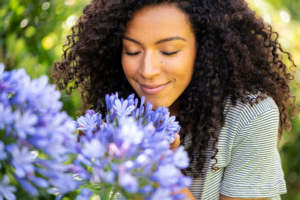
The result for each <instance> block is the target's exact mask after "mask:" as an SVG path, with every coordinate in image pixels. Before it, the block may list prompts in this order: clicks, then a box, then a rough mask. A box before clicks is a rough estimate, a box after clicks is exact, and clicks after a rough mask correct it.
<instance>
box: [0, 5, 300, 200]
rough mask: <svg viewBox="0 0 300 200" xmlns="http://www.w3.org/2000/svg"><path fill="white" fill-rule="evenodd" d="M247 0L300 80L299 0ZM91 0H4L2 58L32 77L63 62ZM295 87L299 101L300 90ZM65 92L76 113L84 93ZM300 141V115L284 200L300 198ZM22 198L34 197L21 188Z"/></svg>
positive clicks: (283, 145)
mask: <svg viewBox="0 0 300 200" xmlns="http://www.w3.org/2000/svg"><path fill="white" fill-rule="evenodd" d="M247 1H248V3H249V4H250V6H251V7H252V8H253V9H255V10H256V11H257V13H258V14H259V15H261V16H262V17H263V18H264V20H265V21H266V22H267V23H269V24H271V25H272V27H273V30H275V31H277V32H278V33H279V35H280V37H279V40H280V42H281V43H282V45H283V47H284V49H285V50H287V51H289V52H291V54H292V55H293V58H294V60H295V62H296V64H297V66H298V68H297V70H296V73H295V78H296V82H297V83H300V68H299V67H300V66H299V64H300V46H299V45H297V44H300V12H299V10H300V1H299V0H247ZM88 2H89V0H48V1H46V0H36V1H31V0H1V1H0V62H3V63H4V64H5V66H6V68H7V69H8V70H12V69H17V68H25V69H26V71H27V72H28V73H29V74H30V75H31V77H32V78H36V77H39V76H41V75H45V74H46V75H47V74H48V69H49V66H51V65H52V63H53V62H54V61H59V60H60V57H61V55H62V45H63V44H65V43H66V36H67V35H68V34H69V33H70V27H71V26H72V25H73V23H74V22H75V20H76V18H77V17H78V16H79V15H80V14H81V12H82V10H83V8H84V6H85V5H86V4H87V3H88ZM291 89H292V93H293V94H294V95H296V96H297V104H298V105H300V88H299V87H292V88H291ZM62 95H63V96H62V98H61V99H62V101H63V102H64V107H63V109H64V110H66V111H67V112H68V114H69V115H70V116H72V117H76V116H77V111H78V109H79V107H80V105H81V102H80V96H79V94H78V93H76V92H75V91H74V92H73V93H72V95H70V96H69V95H66V94H65V93H64V92H62ZM299 144H300V117H297V118H295V119H294V120H293V123H292V130H291V132H289V133H284V135H283V138H282V141H281V142H280V143H279V148H280V154H281V159H282V167H283V170H284V174H285V179H286V181H287V189H288V193H287V194H285V195H282V199H283V200H299V199H300V153H298V152H300V145H299ZM45 194H46V193H45ZM47 198H48V197H46V196H45V197H43V199H47ZM49 198H50V197H49ZM17 199H29V198H27V197H25V196H24V193H22V192H18V197H17ZM50 199H51V198H50ZM70 199H72V197H70ZM65 200H67V198H65Z"/></svg>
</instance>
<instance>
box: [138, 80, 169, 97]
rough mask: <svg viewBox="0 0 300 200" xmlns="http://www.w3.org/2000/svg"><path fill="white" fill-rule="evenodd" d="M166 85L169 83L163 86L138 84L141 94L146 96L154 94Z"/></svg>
mask: <svg viewBox="0 0 300 200" xmlns="http://www.w3.org/2000/svg"><path fill="white" fill-rule="evenodd" d="M168 84H169V82H168V83H165V84H153V85H146V84H140V86H141V89H142V91H143V92H145V93H147V94H156V93H158V92H160V91H161V90H163V89H164V88H165V87H166V86H167V85H168Z"/></svg>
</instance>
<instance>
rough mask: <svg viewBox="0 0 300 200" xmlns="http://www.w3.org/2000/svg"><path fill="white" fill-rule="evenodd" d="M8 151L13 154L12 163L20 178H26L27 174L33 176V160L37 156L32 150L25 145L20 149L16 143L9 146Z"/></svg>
mask: <svg viewBox="0 0 300 200" xmlns="http://www.w3.org/2000/svg"><path fill="white" fill-rule="evenodd" d="M7 151H8V152H9V153H10V154H11V155H12V161H11V163H12V165H13V166H14V168H15V171H16V175H17V176H18V177H19V178H25V177H26V176H27V175H29V176H32V174H34V166H33V162H34V161H35V158H34V155H33V154H32V153H31V151H28V149H27V147H25V146H23V147H22V148H21V149H19V147H18V146H17V145H15V144H14V145H9V146H7Z"/></svg>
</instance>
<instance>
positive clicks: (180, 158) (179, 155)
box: [173, 146, 190, 169]
mask: <svg viewBox="0 0 300 200" xmlns="http://www.w3.org/2000/svg"><path fill="white" fill-rule="evenodd" d="M173 160H174V164H175V165H176V167H178V168H180V169H184V168H187V167H188V166H189V164H190V163H189V157H188V155H187V152H186V151H184V147H183V146H180V147H178V149H177V150H176V152H175V154H174V157H173Z"/></svg>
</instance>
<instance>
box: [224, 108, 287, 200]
mask: <svg viewBox="0 0 300 200" xmlns="http://www.w3.org/2000/svg"><path fill="white" fill-rule="evenodd" d="M278 126H279V112H278V110H277V109H274V108H272V109H269V110H267V111H264V112H263V113H261V114H260V115H258V116H256V117H254V118H253V119H252V120H251V121H250V122H249V123H248V124H247V125H246V126H245V127H244V128H243V129H241V131H239V132H238V133H237V135H236V136H235V138H234V142H233V146H232V151H231V158H230V163H229V164H228V166H226V168H225V171H224V174H223V179H222V182H221V186H220V193H221V194H223V195H225V196H228V197H235V198H253V199H255V198H269V197H275V196H278V195H279V194H283V193H286V183H285V180H284V175H283V171H282V168H281V161H280V156H279V153H278V150H277V135H278Z"/></svg>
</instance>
